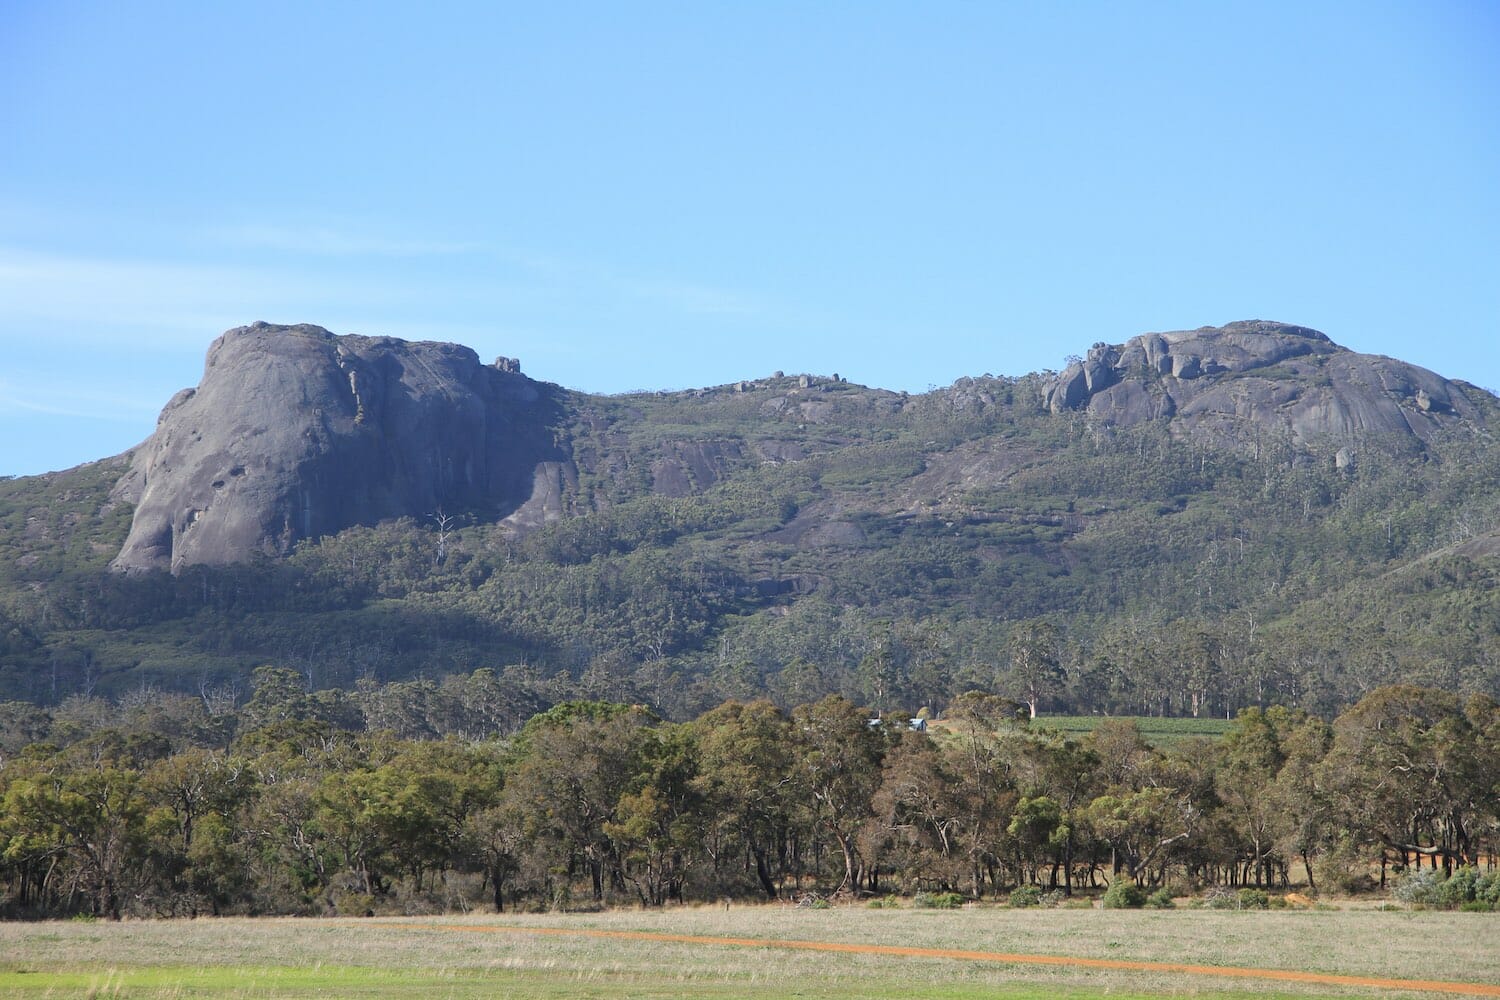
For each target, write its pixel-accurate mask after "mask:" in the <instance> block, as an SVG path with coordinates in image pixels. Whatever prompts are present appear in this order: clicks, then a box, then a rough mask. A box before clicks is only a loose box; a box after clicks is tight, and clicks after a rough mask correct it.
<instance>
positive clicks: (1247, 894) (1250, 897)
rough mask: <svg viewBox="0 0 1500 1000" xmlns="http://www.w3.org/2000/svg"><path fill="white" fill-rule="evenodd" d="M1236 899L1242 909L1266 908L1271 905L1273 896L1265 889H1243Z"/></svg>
mask: <svg viewBox="0 0 1500 1000" xmlns="http://www.w3.org/2000/svg"><path fill="white" fill-rule="evenodd" d="M1235 900H1236V902H1238V903H1239V908H1240V909H1242V910H1264V909H1266V908H1267V907H1269V906H1270V905H1271V897H1270V896H1268V895H1267V894H1266V891H1265V890H1264V889H1241V890H1240V891H1239V892H1238V893H1237V894H1236V896H1235Z"/></svg>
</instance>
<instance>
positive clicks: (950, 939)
mask: <svg viewBox="0 0 1500 1000" xmlns="http://www.w3.org/2000/svg"><path fill="white" fill-rule="evenodd" d="M544 928H550V929H552V930H553V932H542V931H541V929H544ZM556 931H561V933H556ZM652 934H655V935H676V936H678V937H677V939H675V940H666V939H662V938H660V937H657V938H655V939H649V935H652ZM631 935H642V936H645V937H646V938H647V939H642V938H641V937H632V936H631ZM1497 935H1500V917H1497V916H1496V915H1493V914H1457V913H1399V912H1379V911H1373V910H1362V911H1302V912H1265V911H1260V912H1255V913H1234V912H1222V911H1204V910H1185V909H1180V910H1168V911H1155V912H1140V911H1128V912H1127V911H1112V910H1109V911H1106V910H1046V911H1036V910H1027V911H1011V910H1007V909H1003V908H994V909H989V908H977V909H969V910H961V911H920V910H909V909H903V910H871V909H866V908H863V907H835V908H832V909H828V910H813V909H800V908H795V907H780V906H763V907H736V908H734V909H732V910H728V911H726V910H722V909H718V908H712V907H704V908H699V909H674V910H666V911H652V912H643V911H616V912H610V913H602V914H573V915H561V914H550V915H537V916H524V917H511V916H506V917H496V916H490V915H487V916H483V917H479V916H470V917H422V918H406V919H373V920H290V919H260V920H247V919H222V920H213V919H203V920H195V921H156V922H126V923H115V924H106V923H29V924H22V923H10V924H4V925H0V995H3V996H6V997H14V998H41V997H59V998H60V997H88V996H93V997H101V998H102V997H121V998H166V997H173V998H180V997H228V998H245V1000H249V998H257V1000H277V998H293V997H314V996H330V997H331V996H338V997H382V998H383V997H396V998H402V997H412V998H416V997H423V998H426V997H445V998H470V997H473V998H478V997H492V996H502V995H503V996H506V997H516V998H552V997H622V996H628V997H650V998H687V997H782V996H805V997H827V998H834V997H838V998H850V997H870V998H885V997H889V998H907V997H912V996H922V997H946V998H963V997H981V996H983V997H1002V998H1031V997H1038V998H1040V997H1073V998H1079V1000H1082V998H1095V997H1104V996H1109V997H1112V998H1118V997H1141V998H1144V997H1157V996H1205V997H1215V998H1234V997H1250V996H1255V997H1267V996H1285V997H1318V996H1325V997H1333V996H1391V997H1402V996H1407V997H1410V996H1441V995H1444V994H1443V993H1442V992H1432V991H1428V992H1422V991H1412V990H1410V989H1403V988H1399V987H1391V988H1387V987H1373V986H1370V985H1368V984H1366V985H1360V986H1353V985H1330V984H1327V983H1311V984H1303V983H1297V982H1284V981H1281V982H1269V981H1261V980H1258V979H1255V978H1244V977H1243V976H1242V977H1241V978H1230V977H1227V976H1222V975H1213V974H1202V973H1201V972H1198V973H1193V972H1185V971H1181V970H1172V969H1166V968H1155V969H1147V970H1130V969H1120V968H1107V967H1106V968H1101V967H1085V966H1082V965H1075V964H1072V963H1073V962H1074V961H1075V960H1085V961H1087V960H1095V961H1102V962H1121V961H1139V962H1156V963H1192V964H1201V965H1212V966H1217V967H1226V966H1229V967H1250V968H1253V969H1279V970H1301V971H1305V972H1312V973H1317V974H1324V975H1328V974H1333V975H1345V976H1360V977H1374V978H1380V979H1401V980H1416V979H1421V980H1442V981H1448V982H1451V981H1463V982H1467V983H1470V984H1495V983H1500V952H1497V951H1496V949H1494V948H1493V947H1491V946H1490V942H1493V941H1494V940H1496V937H1497ZM688 937H691V938H693V940H687V939H686V938H688ZM703 938H717V939H722V938H740V939H741V941H740V942H739V943H718V942H710V941H704V940H702V939H703ZM751 939H753V941H758V942H767V941H772V940H774V941H779V942H783V943H786V942H803V943H807V942H821V944H818V945H817V946H816V947H817V948H818V949H820V950H809V949H808V948H807V947H790V946H787V945H786V944H782V945H769V946H767V945H765V944H755V943H752V940H751ZM1438 942H1440V943H1441V945H1440V946H1435V943H1438ZM866 945H873V946H876V947H877V948H881V947H883V948H885V949H887V952H886V953H875V954H865V953H859V952H857V951H856V950H853V949H855V948H858V947H859V946H866ZM1377 945H1378V946H1377ZM834 948H837V949H843V950H839V951H829V950H827V949H834ZM902 948H905V949H948V950H955V949H962V950H965V951H970V952H984V953H995V952H1004V953H1009V959H1008V960H1002V959H1001V958H1000V957H998V956H995V955H992V954H990V955H985V956H976V955H972V954H971V955H966V956H953V955H951V954H950V955H947V956H942V957H935V956H917V955H910V954H892V953H890V952H892V951H896V950H898V949H902ZM1027 955H1048V956H1057V958H1056V959H1055V960H1054V961H1055V962H1056V963H1058V964H1035V963H1033V962H1030V961H1028V960H1025V959H1023V958H1022V957H1021V956H1027ZM1475 989H1476V990H1479V991H1481V992H1480V993H1479V995H1493V996H1500V988H1494V987H1489V988H1486V987H1484V986H1482V985H1480V986H1476V987H1475ZM1486 989H1489V991H1490V992H1488V993H1487V994H1486V993H1485V992H1482V991H1484V990H1486ZM1450 995H1451V994H1450Z"/></svg>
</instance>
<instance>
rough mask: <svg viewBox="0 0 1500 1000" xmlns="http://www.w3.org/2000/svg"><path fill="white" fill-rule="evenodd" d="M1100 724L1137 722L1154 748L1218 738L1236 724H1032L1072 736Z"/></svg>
mask: <svg viewBox="0 0 1500 1000" xmlns="http://www.w3.org/2000/svg"><path fill="white" fill-rule="evenodd" d="M1101 722H1134V723H1135V725H1136V728H1137V729H1139V730H1140V731H1141V736H1142V737H1143V738H1144V739H1145V740H1146V742H1147V743H1150V744H1151V745H1152V746H1158V747H1161V746H1170V745H1172V744H1173V743H1179V742H1181V741H1183V740H1188V739H1192V738H1194V737H1198V736H1201V737H1205V738H1207V739H1218V738H1219V737H1220V736H1223V735H1224V734H1225V733H1227V732H1228V731H1229V727H1230V726H1231V725H1232V724H1233V723H1232V722H1231V721H1230V720H1229V719H1161V718H1155V717H1152V716H1146V715H1133V716H1132V715H1114V716H1109V715H1042V716H1038V717H1037V718H1035V719H1033V720H1032V721H1031V724H1032V725H1033V726H1034V727H1036V728H1038V729H1056V730H1058V731H1060V732H1063V733H1066V734H1068V735H1069V736H1073V737H1079V736H1085V735H1087V734H1089V733H1091V732H1093V731H1094V729H1095V728H1096V727H1098V725H1099V724H1100V723H1101Z"/></svg>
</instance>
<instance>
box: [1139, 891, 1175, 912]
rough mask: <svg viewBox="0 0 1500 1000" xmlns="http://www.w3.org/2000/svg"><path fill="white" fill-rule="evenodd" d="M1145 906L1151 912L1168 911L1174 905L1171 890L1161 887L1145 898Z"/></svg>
mask: <svg viewBox="0 0 1500 1000" xmlns="http://www.w3.org/2000/svg"><path fill="white" fill-rule="evenodd" d="M1146 905H1147V906H1149V907H1151V909H1153V910H1170V909H1172V907H1173V906H1175V905H1176V904H1175V903H1173V902H1172V890H1171V889H1168V888H1167V887H1166V886H1163V887H1162V888H1160V889H1157V890H1156V891H1155V892H1153V893H1152V894H1151V895H1149V896H1147V897H1146Z"/></svg>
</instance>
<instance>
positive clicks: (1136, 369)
mask: <svg viewBox="0 0 1500 1000" xmlns="http://www.w3.org/2000/svg"><path fill="white" fill-rule="evenodd" d="M1043 401H1044V403H1045V404H1046V406H1047V407H1048V408H1049V409H1051V410H1052V412H1054V413H1061V412H1063V411H1065V410H1086V411H1087V412H1089V413H1090V414H1092V415H1094V416H1096V417H1098V418H1099V419H1100V420H1101V421H1102V422H1104V423H1106V424H1113V425H1118V426H1129V425H1132V424H1139V423H1143V422H1145V421H1149V420H1155V419H1158V418H1162V417H1172V418H1175V419H1173V421H1172V428H1173V430H1174V432H1176V433H1179V434H1189V435H1195V436H1201V437H1206V438H1210V439H1214V440H1219V441H1224V440H1237V439H1243V438H1245V437H1247V436H1248V435H1253V434H1257V433H1258V434H1266V433H1285V434H1286V435H1288V436H1289V437H1290V440H1291V442H1292V443H1293V444H1295V445H1306V444H1308V443H1310V442H1314V441H1319V440H1327V439H1335V440H1348V439H1352V438H1355V437H1358V436H1359V435H1361V434H1366V433H1387V432H1396V433H1404V434H1414V435H1416V436H1417V437H1419V438H1421V439H1423V440H1428V439H1430V438H1431V436H1432V435H1433V434H1434V433H1435V432H1436V431H1437V430H1438V429H1439V428H1440V427H1441V426H1442V425H1443V423H1444V419H1445V417H1446V418H1447V419H1448V420H1451V419H1452V418H1453V417H1455V416H1457V417H1463V418H1467V419H1475V418H1477V417H1478V416H1479V414H1478V411H1477V410H1476V409H1475V407H1474V406H1473V405H1472V404H1471V403H1470V402H1469V400H1468V399H1467V397H1466V396H1464V394H1463V391H1462V389H1461V387H1459V386H1458V385H1456V384H1455V383H1451V382H1448V381H1446V380H1444V379H1442V378H1440V377H1439V376H1437V375H1434V374H1433V373H1432V372H1430V371H1427V370H1426V369H1424V368H1418V367H1416V366H1415V365H1409V364H1405V363H1404V362H1401V361H1396V360H1393V359H1391V358H1385V357H1376V356H1373V355H1367V354H1356V353H1354V352H1353V351H1350V350H1347V349H1346V348H1343V347H1339V346H1338V345H1337V344H1335V343H1333V342H1332V341H1331V340H1329V339H1328V338H1327V337H1326V336H1324V335H1323V334H1321V333H1319V332H1318V331H1316V330H1309V329H1307V328H1306V327H1300V326H1288V325H1286V324H1282V323H1269V322H1263V321H1260V320H1254V321H1249V322H1242V323H1231V324H1229V325H1228V326H1225V327H1220V328H1214V327H1204V328H1202V329H1198V330H1184V331H1178V332H1175V333H1148V334H1145V335H1143V336H1140V337H1135V338H1133V339H1132V340H1129V341H1127V342H1126V343H1124V344H1121V345H1109V344H1096V345H1094V347H1093V348H1092V349H1091V350H1090V351H1089V353H1088V357H1086V358H1085V359H1083V360H1082V361H1078V362H1075V363H1074V364H1071V365H1069V366H1068V367H1067V368H1066V369H1065V370H1064V371H1063V372H1061V373H1060V374H1059V375H1058V376H1057V377H1056V378H1054V379H1053V380H1051V381H1050V382H1049V383H1048V384H1047V386H1046V388H1045V389H1044V392H1043Z"/></svg>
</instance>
